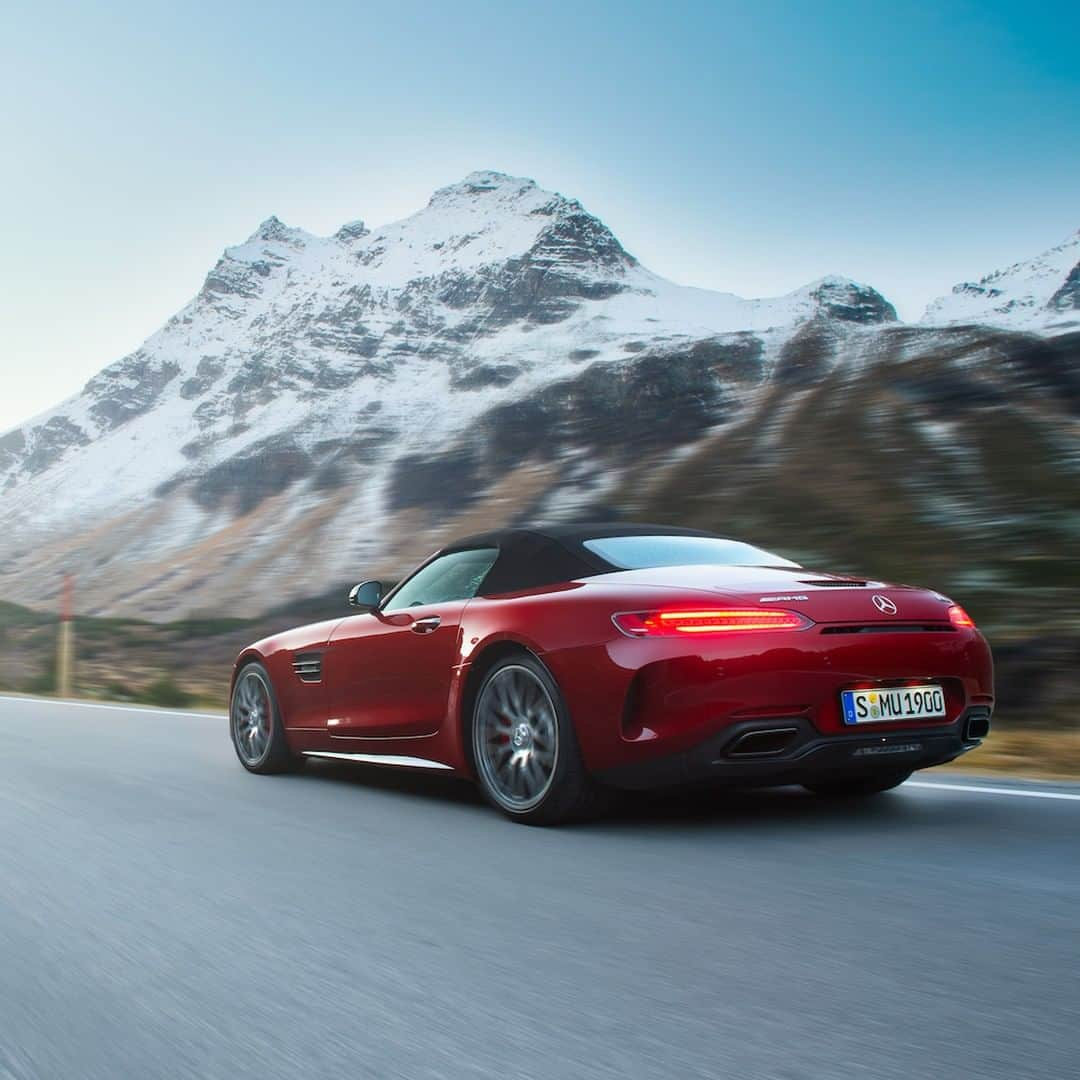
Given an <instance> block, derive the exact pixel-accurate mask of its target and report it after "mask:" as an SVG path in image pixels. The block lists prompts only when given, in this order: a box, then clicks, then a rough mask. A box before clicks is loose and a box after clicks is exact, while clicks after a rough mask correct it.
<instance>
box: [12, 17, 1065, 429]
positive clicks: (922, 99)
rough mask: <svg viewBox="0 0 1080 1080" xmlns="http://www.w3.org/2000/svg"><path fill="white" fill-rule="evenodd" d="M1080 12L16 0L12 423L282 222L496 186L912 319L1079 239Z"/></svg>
mask: <svg viewBox="0 0 1080 1080" xmlns="http://www.w3.org/2000/svg"><path fill="white" fill-rule="evenodd" d="M1078 7H1080V5H1076V4H1075V3H1073V4H1067V3H1056V2H1041V3H1038V4H1018V3H1000V2H987V0H983V2H979V3H974V2H972V3H966V2H965V3H960V2H949V0H940V2H938V3H925V4H924V3H904V2H894V3H890V4H877V3H874V2H872V0H871V2H869V3H868V2H867V0H861V2H858V3H846V2H828V0H821V2H817V3H811V2H802V3H796V2H780V0H764V2H762V0H758V2H754V3H749V2H748V3H742V4H735V3H725V2H714V3H632V2H626V0H624V2H623V3H606V2H601V3H589V2H587V0H579V2H577V3H572V4H571V3H562V2H560V0H549V2H546V3H544V4H535V3H513V2H503V3H475V2H470V0H454V2H453V3H419V2H415V0H395V2H393V3H353V4H346V3H319V2H317V0H313V2H311V3H308V4H298V3H296V2H295V0H293V2H290V3H277V2H273V0H270V2H266V0H264V2H261V3H231V4H230V3H227V2H225V3H220V4H198V3H188V4H176V3H157V2H154V0H143V2H140V3H138V4H134V3H105V2H100V3H95V4H65V3H50V4H48V5H41V4H37V3H30V2H22V0H16V2H11V0H9V2H8V3H7V4H6V5H5V8H4V16H3V33H2V35H0V91H2V93H3V99H4V101H5V108H4V110H3V111H2V113H0V196H2V198H0V215H2V222H0V223H2V226H3V237H4V244H3V249H2V252H3V254H2V262H0V430H2V429H5V428H7V427H9V426H12V425H14V424H16V423H18V422H19V421H21V420H23V419H25V418H27V417H28V416H29V415H31V414H32V413H35V412H37V411H39V410H40V409H43V408H45V407H48V406H50V405H52V404H54V403H56V402H57V401H58V400H59V399H60V398H62V397H65V396H67V395H68V394H70V393H74V392H76V391H77V390H78V389H79V388H80V387H81V386H82V384H83V383H84V382H85V380H86V379H87V378H88V377H89V376H90V375H92V374H93V373H94V372H96V371H97V370H98V369H100V368H101V367H103V366H104V365H105V364H106V363H109V362H111V361H112V360H115V359H117V358H119V357H120V356H121V355H123V354H124V353H126V352H128V351H130V350H131V349H132V348H134V347H135V346H137V345H138V344H139V342H140V341H141V340H142V339H143V338H144V337H145V336H147V335H148V334H149V333H151V332H152V331H153V330H154V329H156V328H157V327H158V326H159V325H160V324H161V323H162V322H163V321H164V320H165V319H166V318H167V317H168V316H169V315H170V314H172V313H173V312H174V311H175V310H176V309H178V308H179V307H180V306H182V304H184V303H185V302H186V301H187V300H188V299H189V298H190V297H191V296H192V295H193V294H194V293H195V292H196V291H197V290H198V288H199V286H200V284H201V282H202V278H203V277H204V275H205V273H206V271H207V270H208V269H209V267H210V266H211V265H212V263H213V262H214V260H215V259H216V258H217V256H218V254H219V253H220V251H221V249H222V248H223V247H225V246H226V245H227V244H231V243H236V242H239V241H240V240H242V239H243V238H244V237H246V236H247V235H248V234H249V233H250V232H251V231H252V230H253V229H254V227H255V226H256V224H257V223H258V222H259V221H261V220H262V219H264V218H266V217H268V216H269V215H270V214H277V215H278V216H279V217H280V218H282V219H283V220H285V221H287V222H288V223H289V224H293V225H300V226H303V227H304V228H307V229H309V230H311V231H313V232H320V233H328V232H331V231H333V230H334V229H336V228H337V226H338V225H340V224H341V223H342V222H344V221H347V220H351V219H353V218H357V217H362V218H364V219H365V220H366V221H367V222H369V224H379V223H382V222H385V221H388V220H392V219H394V218H397V217H401V216H404V215H405V214H407V213H410V212H412V211H413V210H415V209H417V208H419V207H420V206H421V205H423V204H424V202H426V200H427V198H428V196H429V195H430V193H431V191H432V190H433V189H435V188H436V187H440V186H443V185H445V184H447V183H451V182H453V181H455V180H458V179H460V178H461V177H462V176H464V175H465V174H466V173H468V172H471V171H472V170H474V169H479V168H494V169H499V170H502V171H504V172H510V173H515V174H521V175H526V176H531V177H533V178H535V179H536V180H537V181H538V182H539V183H541V184H542V185H543V186H545V187H550V188H555V189H557V190H560V191H563V192H564V193H565V194H568V195H572V196H575V197H577V198H580V199H581V200H582V201H583V202H584V203H585V205H586V206H587V207H588V208H589V209H590V210H592V211H593V212H594V213H597V214H598V215H599V216H600V217H602V218H603V219H604V220H605V221H606V222H607V223H608V224H609V225H610V226H611V227H612V228H613V229H614V231H615V232H616V234H617V235H618V236H619V237H620V239H621V240H622V241H623V243H624V244H625V246H626V247H627V248H628V249H629V250H630V251H632V252H633V253H634V254H636V255H637V256H638V257H639V258H641V260H642V261H643V262H644V263H645V264H646V265H648V266H649V267H650V268H651V269H653V270H655V271H657V272H659V273H662V274H664V275H666V276H668V277H670V278H673V279H674V280H676V281H679V282H682V283H686V284H696V285H701V286H705V287H711V288H717V289H724V290H729V291H733V292H739V293H742V294H744V295H769V294H777V293H781V292H785V291H788V290H790V289H794V288H796V287H798V286H799V285H801V284H803V283H805V282H807V281H809V280H812V279H813V278H816V277H820V276H822V275H824V274H826V273H841V274H846V275H848V276H850V277H854V278H856V279H859V280H863V281H867V282H869V283H870V284H873V285H874V286H876V287H877V288H879V289H881V290H882V291H883V292H884V293H885V294H886V295H887V296H888V297H889V298H890V299H892V300H893V301H894V302H895V303H896V304H897V305H898V307H899V308H900V313H901V315H902V316H904V317H907V318H917V317H918V316H919V315H920V314H921V311H922V306H923V305H924V304H925V302H926V301H927V300H928V299H930V298H931V297H933V296H935V295H938V294H939V293H941V292H943V291H946V290H947V289H948V288H949V287H950V286H951V285H952V284H953V283H955V282H956V281H958V280H961V279H965V278H971V277H977V276H980V275H981V274H983V273H985V272H987V271H989V270H992V269H994V268H996V267H998V266H999V265H1002V264H1005V263H1008V262H1011V261H1014V260H1016V259H1018V258H1022V257H1026V256H1028V255H1032V254H1035V253H1036V252H1038V251H1041V250H1043V249H1045V248H1047V247H1050V246H1052V245H1053V244H1055V243H1058V242H1059V241H1061V240H1062V239H1064V238H1065V237H1066V236H1067V235H1068V234H1069V233H1071V232H1072V231H1074V230H1075V229H1076V228H1078V227H1080V198H1078V196H1080V59H1078V56H1077V41H1080V16H1078V14H1077V10H1078Z"/></svg>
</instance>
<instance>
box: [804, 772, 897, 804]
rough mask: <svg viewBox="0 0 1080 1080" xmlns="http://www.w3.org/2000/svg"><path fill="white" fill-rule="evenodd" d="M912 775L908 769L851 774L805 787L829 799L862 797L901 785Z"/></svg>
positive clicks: (805, 785)
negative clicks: (865, 774) (868, 774)
mask: <svg viewBox="0 0 1080 1080" xmlns="http://www.w3.org/2000/svg"><path fill="white" fill-rule="evenodd" d="M910 775H911V772H910V770H908V771H905V772H888V773H878V774H877V775H874V776H849V777H844V778H837V779H833V780H822V781H820V782H818V783H816V784H804V785H803V787H805V788H806V789H807V791H812V792H813V793H814V794H815V795H823V796H825V797H826V798H829V799H852V798H861V797H863V796H866V795H877V794H878V793H879V792H882V791H890V790H891V789H892V788H894V787H899V786H900V785H901V784H902V783H903V782H904V781H905V780H906V779H907V778H908V777H909V776H910Z"/></svg>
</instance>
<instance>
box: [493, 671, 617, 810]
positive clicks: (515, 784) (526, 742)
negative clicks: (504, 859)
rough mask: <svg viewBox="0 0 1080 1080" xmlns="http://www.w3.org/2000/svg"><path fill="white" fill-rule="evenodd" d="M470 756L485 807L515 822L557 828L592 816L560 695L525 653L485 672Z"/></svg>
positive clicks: (590, 795)
mask: <svg viewBox="0 0 1080 1080" xmlns="http://www.w3.org/2000/svg"><path fill="white" fill-rule="evenodd" d="M472 753H473V763H474V765H475V767H476V775H477V779H478V780H479V782H480V788H481V790H482V791H483V793H484V795H485V796H486V797H487V799H488V801H489V802H490V803H492V805H494V806H495V807H497V808H498V809H499V810H502V811H503V813H505V814H506V815H507V816H509V817H511V818H513V819H514V820H515V821H521V822H524V823H525V824H528V825H554V824H557V823H559V822H562V821H567V820H570V819H574V818H581V817H586V816H588V815H589V814H591V813H593V812H595V810H596V809H597V806H598V803H599V789H598V787H597V784H596V782H595V781H594V780H593V779H592V777H591V776H589V774H588V772H587V771H586V769H585V763H584V761H583V760H582V757H581V751H580V749H579V748H578V743H577V736H576V734H575V732H574V727H573V724H572V722H571V720H570V714H569V710H568V709H567V707H566V703H565V702H564V701H563V697H562V694H561V693H560V692H559V687H558V686H557V685H556V683H555V680H554V679H553V678H552V677H551V674H550V673H549V672H548V670H547V668H545V667H544V665H543V664H541V663H540V661H539V660H537V659H536V658H535V657H533V656H532V655H530V654H526V653H521V654H519V655H514V656H509V657H505V658H504V659H502V660H500V661H498V662H497V663H496V664H495V665H494V666H493V667H492V669H491V670H490V671H489V672H488V673H487V675H486V676H485V678H484V681H483V683H482V684H481V686H480V690H479V692H478V693H477V695H476V699H475V705H474V706H473V713H472Z"/></svg>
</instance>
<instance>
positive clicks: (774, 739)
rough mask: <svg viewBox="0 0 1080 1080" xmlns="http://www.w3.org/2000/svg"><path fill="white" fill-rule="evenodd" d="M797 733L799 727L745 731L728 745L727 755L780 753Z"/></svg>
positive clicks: (742, 755)
mask: <svg viewBox="0 0 1080 1080" xmlns="http://www.w3.org/2000/svg"><path fill="white" fill-rule="evenodd" d="M798 733H799V729H798V728H793V727H787V728H767V729H766V730H763V731H747V732H745V733H744V734H742V735H740V736H739V737H738V738H737V739H736V740H735V741H734V742H733V743H732V744H731V746H729V747H728V749H727V756H728V757H768V756H770V755H772V754H782V753H783V752H784V751H785V750H786V749H787V748H788V747H789V746H790V745H791V743H792V741H793V740H794V738H795V736H796V735H798Z"/></svg>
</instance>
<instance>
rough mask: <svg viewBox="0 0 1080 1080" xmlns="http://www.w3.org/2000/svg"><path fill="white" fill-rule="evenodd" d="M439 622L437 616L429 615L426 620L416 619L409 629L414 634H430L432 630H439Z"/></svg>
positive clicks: (440, 620)
mask: <svg viewBox="0 0 1080 1080" xmlns="http://www.w3.org/2000/svg"><path fill="white" fill-rule="evenodd" d="M441 622H442V619H440V618H439V616H438V615H429V616H428V617H427V618H426V619H417V620H416V622H414V623H413V624H412V626H411V627H410V629H411V630H412V632H413V633H414V634H430V633H431V631H432V630H437V629H438V628H439V623H441Z"/></svg>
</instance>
